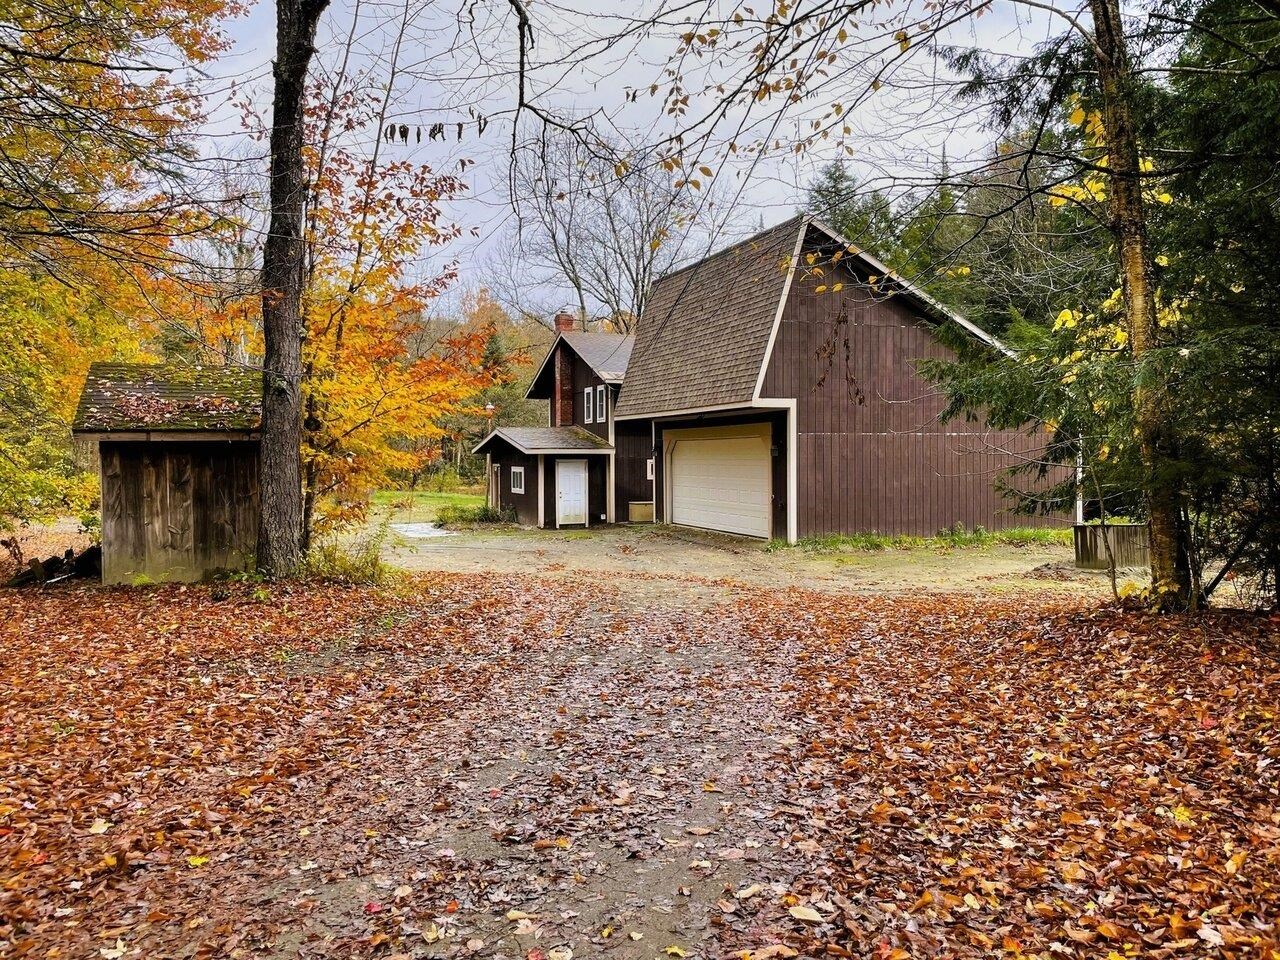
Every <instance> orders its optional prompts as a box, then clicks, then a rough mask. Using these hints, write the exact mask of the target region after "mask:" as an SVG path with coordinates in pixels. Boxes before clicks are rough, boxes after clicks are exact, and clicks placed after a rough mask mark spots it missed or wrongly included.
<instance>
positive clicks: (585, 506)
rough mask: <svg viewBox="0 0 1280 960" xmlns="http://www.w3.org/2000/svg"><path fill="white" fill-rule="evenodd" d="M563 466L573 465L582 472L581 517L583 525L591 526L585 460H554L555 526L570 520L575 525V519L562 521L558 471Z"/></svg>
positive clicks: (589, 483)
mask: <svg viewBox="0 0 1280 960" xmlns="http://www.w3.org/2000/svg"><path fill="white" fill-rule="evenodd" d="M564 467H574V468H575V469H578V470H581V472H582V518H583V523H584V525H585V526H588V527H589V526H591V474H590V471H589V470H588V469H587V461H586V460H585V459H584V460H557V461H556V527H559V526H560V524H561V523H562V522H572V523H574V524H575V525H576V521H564V520H563V515H564V511H563V510H562V508H561V498H560V471H561V469H562V468H564Z"/></svg>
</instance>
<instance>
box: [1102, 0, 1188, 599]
mask: <svg viewBox="0 0 1280 960" xmlns="http://www.w3.org/2000/svg"><path fill="white" fill-rule="evenodd" d="M1089 8H1090V11H1091V12H1092V14H1093V23H1094V40H1095V42H1096V44H1097V51H1096V52H1097V57H1098V79H1099V81H1100V86H1101V88H1102V97H1103V122H1104V124H1105V125H1106V142H1107V162H1108V169H1109V170H1110V173H1111V177H1110V180H1111V195H1110V205H1111V221H1112V222H1111V229H1112V231H1113V232H1114V234H1115V237H1116V246H1117V251H1118V254H1119V258H1120V276H1121V281H1122V286H1123V291H1124V303H1125V315H1126V316H1127V317H1128V320H1129V343H1130V346H1131V348H1132V350H1133V360H1134V364H1135V366H1136V367H1137V368H1138V376H1137V383H1136V386H1135V389H1134V397H1133V401H1134V414H1135V419H1136V421H1137V430H1138V443H1139V447H1140V449H1141V453H1142V464H1143V470H1144V473H1145V477H1144V487H1145V492H1146V499H1147V510H1148V516H1149V518H1150V538H1151V585H1152V592H1153V594H1154V595H1155V596H1154V598H1153V599H1154V600H1155V602H1156V605H1157V606H1159V607H1161V608H1163V609H1185V608H1186V607H1188V606H1190V605H1192V604H1193V603H1194V602H1195V597H1194V596H1193V594H1192V589H1191V567H1190V563H1189V562H1188V557H1187V550H1186V541H1185V539H1184V535H1183V525H1182V501H1181V493H1180V490H1179V486H1178V483H1177V481H1176V479H1175V478H1174V476H1173V474H1174V471H1173V469H1172V466H1173V464H1174V461H1175V459H1176V457H1177V438H1176V437H1175V436H1174V435H1173V431H1172V430H1171V429H1170V427H1169V424H1168V422H1167V420H1166V419H1165V415H1164V404H1163V403H1162V401H1161V393H1162V390H1163V386H1164V385H1163V384H1162V383H1160V382H1158V381H1157V380H1153V379H1152V377H1151V371H1149V370H1143V367H1144V360H1145V359H1147V358H1148V355H1149V354H1150V353H1151V352H1152V351H1153V350H1155V349H1156V347H1157V346H1158V343H1157V341H1158V337H1159V329H1160V328H1159V323H1158V320H1157V315H1156V301H1155V284H1154V283H1153V282H1152V266H1151V265H1152V254H1151V242H1150V239H1149V237H1148V236H1147V221H1146V215H1145V211H1144V209H1143V199H1142V177H1141V168H1140V157H1139V151H1138V136H1137V130H1136V127H1135V124H1134V119H1133V103H1132V86H1133V73H1132V69H1131V67H1130V63H1129V53H1128V46H1127V43H1126V39H1125V34H1124V24H1123V22H1122V20H1121V18H1120V4H1119V2H1118V0H1090V2H1089Z"/></svg>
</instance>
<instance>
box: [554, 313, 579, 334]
mask: <svg viewBox="0 0 1280 960" xmlns="http://www.w3.org/2000/svg"><path fill="white" fill-rule="evenodd" d="M577 324H578V318H577V317H575V316H574V315H573V314H572V313H565V312H564V311H563V310H562V311H561V312H560V313H557V314H556V333H568V332H569V331H570V330H572V329H573V328H574V327H575V326H577Z"/></svg>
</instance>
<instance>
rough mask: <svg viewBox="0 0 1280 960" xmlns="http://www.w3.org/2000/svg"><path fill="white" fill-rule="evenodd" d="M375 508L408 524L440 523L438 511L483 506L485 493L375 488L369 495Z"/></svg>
mask: <svg viewBox="0 0 1280 960" xmlns="http://www.w3.org/2000/svg"><path fill="white" fill-rule="evenodd" d="M371 503H372V505H373V508H374V510H376V511H378V512H379V513H386V514H388V515H389V516H390V517H391V518H392V519H393V520H397V521H406V522H410V523H440V522H442V521H441V520H440V516H439V514H440V511H441V510H442V509H445V510H446V512H447V510H450V509H457V508H476V507H483V506H484V492H483V491H479V492H476V491H471V490H459V491H451V492H449V493H437V492H435V491H432V490H378V491H376V492H375V493H374V494H373V496H372V498H371Z"/></svg>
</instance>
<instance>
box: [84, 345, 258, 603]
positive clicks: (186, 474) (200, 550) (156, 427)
mask: <svg viewBox="0 0 1280 960" xmlns="http://www.w3.org/2000/svg"><path fill="white" fill-rule="evenodd" d="M261 393H262V380H261V377H260V376H259V375H258V374H257V373H256V372H255V371H253V370H247V369H244V368H240V367H176V366H159V365H156V364H138V363H96V364H94V365H93V366H92V367H91V368H90V370H89V375H88V378H87V379H86V381H85V386H84V392H83V393H82V394H81V397H80V406H79V409H78V410H77V411H76V418H75V423H74V424H73V426H72V431H73V433H74V434H75V436H77V437H79V438H81V439H84V440H89V441H93V442H96V444H97V447H98V454H99V462H100V465H101V476H102V579H103V582H104V583H131V582H137V581H140V580H142V579H144V578H145V579H149V580H155V581H165V580H167V581H186V582H190V581H196V580H203V579H206V578H208V577H210V576H213V575H214V574H216V573H219V572H223V571H235V570H244V569H246V568H248V567H249V566H251V565H252V563H253V558H254V554H255V552H256V548H257V542H258V431H259V426H260V420H261V407H262V402H261Z"/></svg>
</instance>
